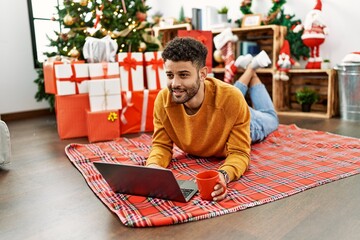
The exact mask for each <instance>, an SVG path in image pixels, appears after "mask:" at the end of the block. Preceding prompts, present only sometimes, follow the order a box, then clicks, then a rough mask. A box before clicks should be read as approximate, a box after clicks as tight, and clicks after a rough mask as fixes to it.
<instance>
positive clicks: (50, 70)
mask: <svg viewBox="0 0 360 240" xmlns="http://www.w3.org/2000/svg"><path fill="white" fill-rule="evenodd" d="M72 62H77V63H84V62H85V61H78V60H77V59H75V58H70V57H64V56H56V57H49V58H48V59H47V60H46V61H44V63H43V73H44V85H45V92H46V93H49V94H57V90H56V79H55V68H54V65H56V64H64V63H72Z"/></svg>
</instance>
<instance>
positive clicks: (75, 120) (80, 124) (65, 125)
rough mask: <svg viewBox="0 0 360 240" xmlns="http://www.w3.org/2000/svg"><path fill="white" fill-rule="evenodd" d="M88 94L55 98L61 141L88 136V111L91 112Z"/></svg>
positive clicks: (57, 96)
mask: <svg viewBox="0 0 360 240" xmlns="http://www.w3.org/2000/svg"><path fill="white" fill-rule="evenodd" d="M89 107H90V106H89V96H88V94H86V93H85V94H76V95H68V96H61V95H56V96H55V109H56V122H57V130H58V134H59V137H60V139H68V138H78V137H86V136H87V132H88V130H87V127H86V111H88V110H89Z"/></svg>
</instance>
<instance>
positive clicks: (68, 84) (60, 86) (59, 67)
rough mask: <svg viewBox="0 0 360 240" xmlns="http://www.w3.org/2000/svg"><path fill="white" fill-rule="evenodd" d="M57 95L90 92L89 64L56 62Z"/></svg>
mask: <svg viewBox="0 0 360 240" xmlns="http://www.w3.org/2000/svg"><path fill="white" fill-rule="evenodd" d="M54 67H55V78H56V88H57V95H73V94H77V93H87V92H88V81H89V70H88V65H87V64H83V63H80V64H76V63H75V64H74V63H72V64H56V65H55V66H54Z"/></svg>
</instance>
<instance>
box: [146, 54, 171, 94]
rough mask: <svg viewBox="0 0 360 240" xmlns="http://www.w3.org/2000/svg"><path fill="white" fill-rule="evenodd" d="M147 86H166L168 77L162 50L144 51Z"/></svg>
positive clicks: (158, 87)
mask: <svg viewBox="0 0 360 240" xmlns="http://www.w3.org/2000/svg"><path fill="white" fill-rule="evenodd" d="M144 59H145V69H146V81H147V88H148V89H150V90H153V89H162V88H165V87H166V84H167V77H166V74H165V70H164V60H163V59H162V58H161V52H146V53H144Z"/></svg>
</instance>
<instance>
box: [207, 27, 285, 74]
mask: <svg viewBox="0 0 360 240" xmlns="http://www.w3.org/2000/svg"><path fill="white" fill-rule="evenodd" d="M223 30H224V29H216V30H213V31H212V33H213V35H214V36H215V35H217V34H219V33H221V32H222V31H223ZM231 30H232V33H233V34H235V35H236V36H237V37H238V38H239V41H238V43H237V44H240V42H242V41H254V42H256V43H257V45H258V46H259V47H260V50H264V51H266V52H267V54H268V55H269V57H270V59H271V62H272V64H271V66H270V68H272V69H275V68H276V66H275V64H274V63H276V61H277V58H278V56H279V52H280V48H281V46H282V44H283V41H284V38H285V35H286V31H287V29H286V27H284V26H279V25H265V26H257V27H247V28H232V29H231ZM234 45H235V44H234ZM235 54H236V56H238V55H240V54H241V53H239V51H236V47H235Z"/></svg>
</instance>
